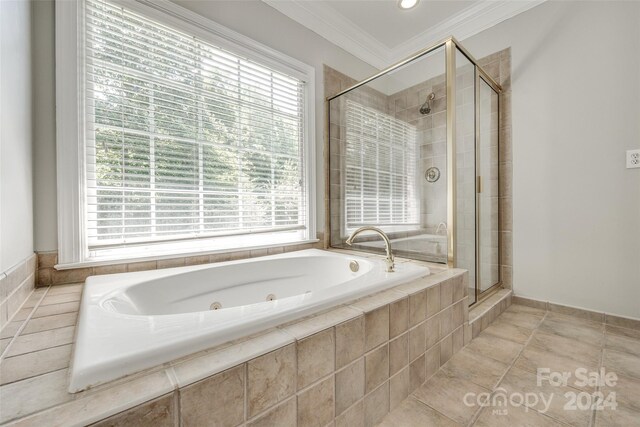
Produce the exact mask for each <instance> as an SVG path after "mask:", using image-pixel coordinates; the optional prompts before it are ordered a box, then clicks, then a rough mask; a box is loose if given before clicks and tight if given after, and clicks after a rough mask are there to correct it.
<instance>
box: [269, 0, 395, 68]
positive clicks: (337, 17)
mask: <svg viewBox="0 0 640 427" xmlns="http://www.w3.org/2000/svg"><path fill="white" fill-rule="evenodd" d="M262 1H263V2H264V3H266V4H268V5H269V6H271V7H273V8H274V9H276V10H278V11H279V12H281V13H283V14H284V15H286V16H288V17H289V18H291V19H293V20H294V21H296V22H298V23H299V24H302V25H303V26H305V27H307V28H308V29H310V30H311V31H313V32H314V33H316V34H318V35H320V36H322V37H324V38H325V39H327V40H329V41H330V42H331V43H333V44H335V45H337V46H339V47H341V48H342V49H344V50H346V51H347V52H349V53H351V54H352V55H354V56H356V57H357V58H359V59H361V60H363V61H364V62H366V63H368V64H371V65H373V66H374V67H376V68H378V69H380V68H384V67H386V66H388V65H389V62H388V61H389V49H388V48H387V47H386V46H384V45H382V44H381V43H380V42H379V41H377V40H376V39H375V38H374V37H372V36H371V35H370V34H369V33H367V32H365V31H363V30H362V29H360V27H358V26H357V25H355V24H354V23H353V22H352V21H351V20H349V19H347V18H345V17H344V16H343V15H341V14H339V13H336V11H335V9H333V8H331V7H330V6H327V5H326V4H323V3H322V2H315V1H305V0H286V1H283V0H262Z"/></svg>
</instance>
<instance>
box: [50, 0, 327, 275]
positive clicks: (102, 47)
mask: <svg viewBox="0 0 640 427" xmlns="http://www.w3.org/2000/svg"><path fill="white" fill-rule="evenodd" d="M59 3H60V2H59ZM61 3H65V2H61ZM122 4H124V5H125V6H124V7H123V6H121V3H120V2H117V1H113V2H112V1H104V0H85V1H82V2H80V3H79V5H78V11H77V12H78V14H77V17H78V18H77V19H78V21H79V23H78V28H80V29H81V30H80V32H79V33H78V37H79V38H80V39H81V40H80V41H81V43H80V44H79V46H82V47H81V48H80V49H82V52H83V55H82V56H81V58H82V60H78V63H77V65H78V68H77V70H78V71H77V81H78V82H79V83H80V84H79V88H80V93H81V94H82V96H81V97H80V100H79V102H78V111H79V113H78V117H79V123H78V138H79V144H78V146H79V153H78V155H79V159H78V162H79V166H80V167H81V168H82V169H83V174H82V176H81V177H80V178H79V182H78V184H79V186H80V190H79V192H78V193H79V199H80V203H79V207H80V211H81V212H80V215H79V221H78V223H79V225H80V228H81V230H79V231H80V232H79V233H76V234H78V235H79V236H81V239H77V240H76V241H75V242H74V244H75V245H78V244H80V245H82V246H83V248H81V250H80V251H77V250H76V251H73V252H75V255H73V256H70V257H66V258H67V261H68V262H72V263H76V264H77V263H79V262H80V263H81V262H83V261H88V260H100V259H109V258H112V259H114V258H122V257H131V256H134V257H135V256H149V255H154V254H159V255H162V254H169V253H176V252H197V251H205V250H206V251H211V250H226V249H235V248H243V247H256V246H267V245H274V244H280V245H281V244H286V243H298V242H301V241H308V240H310V239H311V238H315V235H313V234H315V232H314V230H313V228H314V224H313V215H312V208H313V204H312V186H313V183H312V182H311V181H312V180H313V175H312V173H313V170H312V169H313V162H312V157H313V145H312V144H311V141H310V139H311V135H312V130H313V129H312V125H310V123H311V122H312V120H313V115H312V111H310V110H311V108H310V105H312V103H311V102H310V100H309V97H310V94H312V93H313V92H312V88H313V72H312V69H311V70H310V69H309V67H308V66H304V65H302V64H299V63H295V62H296V61H293V60H290V59H289V58H286V59H287V60H289V61H291V62H294V63H295V66H296V67H294V68H288V67H287V66H283V65H282V62H283V61H282V58H283V57H282V55H280V54H277V53H274V52H272V51H269V50H268V49H266V48H262V47H261V46H258V47H257V50H262V51H266V55H264V53H265V52H251V51H248V50H250V49H247V45H250V46H252V47H253V48H254V49H256V46H257V44H256V43H255V42H251V41H247V39H245V38H242V36H239V35H237V34H231V32H230V31H229V30H226V29H224V28H222V27H219V26H217V24H214V23H211V22H210V21H206V20H204V19H203V18H202V17H198V16H197V15H195V16H193V15H192V14H190V13H188V12H186V11H184V10H183V9H182V8H179V7H177V6H174V5H171V4H167V3H159V4H160V5H161V6H162V7H163V8H167V7H168V8H171V9H172V12H173V13H172V14H166V13H165V12H166V10H163V11H158V10H156V9H152V8H151V7H150V6H148V4H147V5H143V4H138V3H136V2H127V3H122ZM178 12H179V13H180V14H182V15H183V19H182V20H180V22H178V20H176V18H175V15H176V13H178ZM184 16H186V18H187V19H186V20H185V19H184ZM189 20H191V21H195V22H188V21H189ZM80 21H82V25H80ZM204 21H206V22H204ZM193 23H195V24H197V25H189V24H193ZM203 23H204V24H206V25H208V26H210V27H213V28H214V29H215V30H217V31H218V33H220V32H221V31H222V32H224V35H225V36H226V38H220V37H216V36H215V35H212V33H211V32H206V31H205V32H203V31H202V26H203ZM230 34H231V35H232V36H236V38H238V39H240V40H241V43H236V44H235V45H234V43H230V42H229V40H228V39H229V35H230ZM270 55H271V57H269V56H270ZM274 56H275V58H274ZM301 69H302V72H301ZM312 233H313V234H312ZM61 249H62V248H61ZM70 252H71V251H70ZM70 258H73V259H70Z"/></svg>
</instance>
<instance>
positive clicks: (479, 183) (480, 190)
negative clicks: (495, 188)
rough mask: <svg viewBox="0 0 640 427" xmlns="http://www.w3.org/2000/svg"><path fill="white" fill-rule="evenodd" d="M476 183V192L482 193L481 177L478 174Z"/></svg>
mask: <svg viewBox="0 0 640 427" xmlns="http://www.w3.org/2000/svg"><path fill="white" fill-rule="evenodd" d="M476 181H477V184H476V188H477V190H476V191H477V192H478V193H482V177H480V176H478V177H477V180H476Z"/></svg>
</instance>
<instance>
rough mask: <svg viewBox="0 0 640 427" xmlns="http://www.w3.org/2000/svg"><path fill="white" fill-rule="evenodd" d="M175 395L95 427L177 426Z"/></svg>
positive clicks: (102, 422) (143, 405)
mask: <svg viewBox="0 0 640 427" xmlns="http://www.w3.org/2000/svg"><path fill="white" fill-rule="evenodd" d="M175 399H176V396H175V393H171V394H168V395H165V396H162V397H160V398H158V399H154V400H152V401H150V402H147V403H143V404H142V405H138V406H135V407H133V408H131V409H129V410H128V411H124V412H121V413H119V414H116V415H113V416H111V417H109V418H107V419H104V420H102V421H99V422H97V423H95V424H92V426H95V427H128V426H136V427H171V426H174V425H175V420H174V417H175V403H174V401H175Z"/></svg>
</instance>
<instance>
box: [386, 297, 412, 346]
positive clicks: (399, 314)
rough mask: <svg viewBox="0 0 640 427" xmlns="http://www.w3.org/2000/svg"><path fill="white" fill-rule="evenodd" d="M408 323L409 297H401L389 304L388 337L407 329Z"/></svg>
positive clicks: (395, 335)
mask: <svg viewBox="0 0 640 427" xmlns="http://www.w3.org/2000/svg"><path fill="white" fill-rule="evenodd" d="M408 325H409V299H408V298H402V299H401V300H400V301H396V302H394V303H392V304H389V337H390V338H394V337H397V336H398V335H400V334H401V333H403V332H404V331H406V330H407V327H408Z"/></svg>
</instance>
